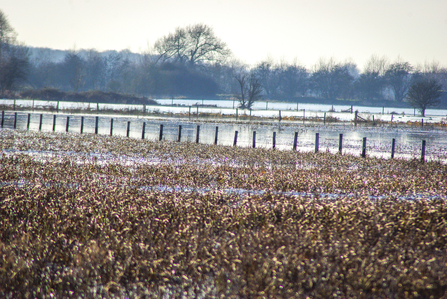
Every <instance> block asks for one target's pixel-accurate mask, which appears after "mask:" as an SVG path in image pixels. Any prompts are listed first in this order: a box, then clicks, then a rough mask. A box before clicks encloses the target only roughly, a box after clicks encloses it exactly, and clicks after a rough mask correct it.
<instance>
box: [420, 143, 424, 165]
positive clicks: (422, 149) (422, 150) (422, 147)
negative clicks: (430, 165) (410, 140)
mask: <svg viewBox="0 0 447 299" xmlns="http://www.w3.org/2000/svg"><path fill="white" fill-rule="evenodd" d="M421 162H422V163H424V162H425V140H422V146H421Z"/></svg>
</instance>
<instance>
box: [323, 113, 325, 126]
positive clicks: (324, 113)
mask: <svg viewBox="0 0 447 299" xmlns="http://www.w3.org/2000/svg"><path fill="white" fill-rule="evenodd" d="M323 125H326V112H325V113H324V119H323Z"/></svg>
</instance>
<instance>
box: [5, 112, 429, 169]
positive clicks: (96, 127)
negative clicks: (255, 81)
mask: <svg viewBox="0 0 447 299" xmlns="http://www.w3.org/2000/svg"><path fill="white" fill-rule="evenodd" d="M33 115H35V114H32V113H28V114H27V115H26V121H25V127H26V130H31V124H32V116H33ZM11 118H13V119H12V122H13V126H12V127H13V129H17V128H18V126H19V120H20V119H19V114H18V112H14V113H13V114H9V117H8V115H6V113H5V111H2V113H1V128H4V127H6V126H5V123H6V121H7V120H9V122H11ZM80 119H81V120H80V122H81V124H80V134H83V133H84V123H85V122H84V119H85V118H84V116H81V117H80ZM102 119H108V118H105V117H103V118H102ZM99 120H100V117H99V116H96V117H95V125H94V134H99ZM42 125H43V114H40V115H39V122H38V128H39V129H38V130H39V131H42ZM163 127H164V126H163V124H160V125H159V139H158V140H159V141H162V140H163ZM70 128H71V127H70V116H67V117H66V120H65V132H69V131H70ZM55 129H56V115H53V123H52V131H55ZM218 131H219V127H218V126H216V128H215V134H214V144H215V145H217V144H218ZM113 132H114V119H113V118H110V136H113ZM130 133H131V121H127V128H126V137H130ZM238 133H239V132H238V131H237V130H236V131H235V132H234V140H233V146H237V142H238ZM145 134H146V122H144V121H143V124H142V129H141V135H140V136H141V139H143V140H144V139H145V137H146V135H145ZM256 136H257V135H256V131H253V139H252V147H253V148H256V142H257V140H256V138H257V137H256ZM195 137H196V139H195V142H196V143H199V141H200V125H197V126H196V133H195ZM181 140H182V125H178V136H177V141H178V142H181ZM276 142H277V134H276V131H275V132H273V136H272V145H271V148H272V149H275V148H276ZM297 143H298V132H295V135H294V141H293V147H292V150H294V151H296V150H297ZM319 144H320V134H319V133H315V153H318V152H319ZM395 149H396V139H395V138H393V139H392V144H391V159H393V158H394V156H395ZM366 151H367V138H366V137H363V142H362V147H361V157H363V158H366V156H367V153H366ZM342 152H343V134H340V135H339V144H338V153H339V154H340V155H341V154H342ZM425 157H426V140H422V144H421V158H420V161H421V162H424V161H425Z"/></svg>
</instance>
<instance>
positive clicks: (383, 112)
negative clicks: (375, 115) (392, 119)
mask: <svg viewBox="0 0 447 299" xmlns="http://www.w3.org/2000/svg"><path fill="white" fill-rule="evenodd" d="M383 114H385V106H382V115H383Z"/></svg>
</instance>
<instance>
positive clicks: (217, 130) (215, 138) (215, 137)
mask: <svg viewBox="0 0 447 299" xmlns="http://www.w3.org/2000/svg"><path fill="white" fill-rule="evenodd" d="M218 134H219V127H217V126H216V134H215V135H214V144H215V145H217V135H218Z"/></svg>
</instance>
